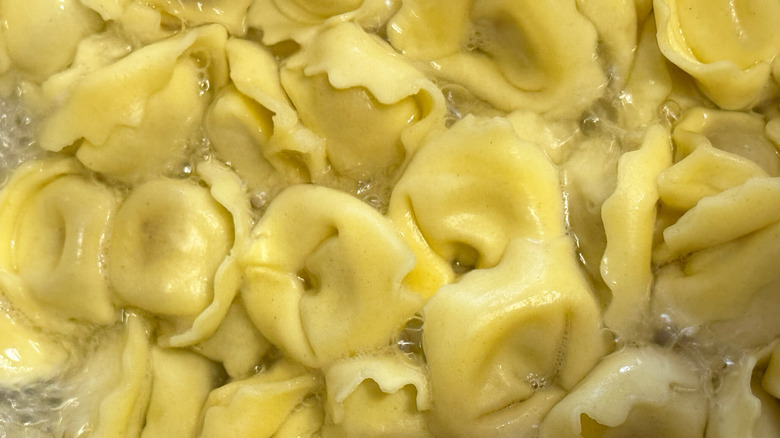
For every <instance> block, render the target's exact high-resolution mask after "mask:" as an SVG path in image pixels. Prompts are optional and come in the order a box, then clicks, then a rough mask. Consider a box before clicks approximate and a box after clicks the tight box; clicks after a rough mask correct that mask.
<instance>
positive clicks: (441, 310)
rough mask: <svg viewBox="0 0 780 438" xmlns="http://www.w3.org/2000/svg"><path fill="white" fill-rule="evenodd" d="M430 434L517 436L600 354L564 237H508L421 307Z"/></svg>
mask: <svg viewBox="0 0 780 438" xmlns="http://www.w3.org/2000/svg"><path fill="white" fill-rule="evenodd" d="M423 317H424V320H425V325H424V326H423V330H424V339H423V341H424V342H423V346H424V348H425V356H426V358H427V361H428V371H429V373H430V379H431V389H432V394H433V400H434V402H433V405H432V408H431V414H432V419H433V422H434V423H433V424H434V425H435V427H436V430H435V432H436V433H439V434H440V435H446V436H464V437H472V436H488V435H489V436H524V435H529V434H530V433H531V431H532V430H533V429H534V428H536V427H537V425H538V423H540V422H541V421H542V418H543V417H544V416H545V414H546V413H547V412H548V411H549V409H550V408H551V407H552V406H553V405H554V404H555V403H556V402H558V401H559V400H560V399H561V398H562V397H563V396H564V395H565V394H566V392H567V391H570V390H571V389H572V388H573V387H574V385H576V384H577V383H578V382H579V381H580V379H582V378H583V377H584V376H585V375H586V374H587V373H588V372H589V371H590V370H591V368H592V367H593V366H594V365H595V364H596V362H598V360H599V359H600V358H601V357H602V356H603V355H604V354H605V353H606V350H607V348H608V342H607V339H606V336H605V334H604V332H603V331H602V326H601V320H600V315H599V308H598V306H597V304H596V301H595V299H594V297H593V296H592V293H591V291H590V288H589V287H588V284H587V282H586V281H585V278H584V277H583V275H582V273H581V271H580V267H579V266H578V265H577V261H576V259H575V255H574V245H573V243H572V242H571V240H570V238H569V237H556V238H549V239H543V240H531V239H513V240H512V241H510V243H509V246H508V248H507V251H506V254H505V256H504V258H503V260H502V261H501V263H499V264H498V266H496V267H494V268H492V269H484V270H475V271H472V272H470V273H468V274H466V275H464V276H463V277H462V278H461V280H460V282H459V283H456V284H452V285H447V286H444V287H442V288H441V289H440V290H439V291H438V292H437V293H436V294H435V295H434V296H433V297H432V298H431V299H430V300H429V301H428V303H427V304H426V306H425V308H424V309H423Z"/></svg>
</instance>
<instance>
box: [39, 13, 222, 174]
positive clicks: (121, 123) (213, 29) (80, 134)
mask: <svg viewBox="0 0 780 438" xmlns="http://www.w3.org/2000/svg"><path fill="white" fill-rule="evenodd" d="M225 39H226V35H225V31H224V29H223V28H222V27H221V26H217V25H213V26H205V27H201V28H197V29H193V30H191V31H188V32H185V33H181V34H179V35H176V36H174V37H171V38H170V39H167V40H164V41H161V42H159V43H155V44H151V45H148V46H145V47H143V48H141V49H139V50H137V51H135V52H133V53H131V54H130V55H128V56H126V57H124V58H122V59H120V60H119V61H117V62H115V63H113V64H110V65H108V66H106V67H104V68H100V69H98V70H95V71H94V72H92V73H91V74H89V75H87V76H86V77H84V78H81V79H80V80H79V82H78V83H76V84H75V85H74V86H73V90H72V92H71V93H70V94H69V95H68V96H67V98H66V99H65V101H64V103H63V104H62V106H61V107H59V108H58V109H56V110H55V111H54V112H53V114H52V115H51V116H50V117H48V118H46V120H44V122H43V123H42V126H41V128H40V133H39V142H40V146H41V147H42V148H43V149H46V150H50V151H59V150H62V149H63V148H65V147H67V146H69V145H71V144H72V143H73V142H75V141H77V140H79V139H83V141H82V142H81V144H80V147H79V149H78V152H77V156H78V158H79V160H81V161H82V162H83V163H84V164H85V165H86V166H87V167H89V168H90V169H92V170H95V171H99V172H104V173H107V174H108V175H110V176H112V177H114V178H117V179H120V180H123V181H128V182H136V181H138V180H143V179H147V178H150V177H154V176H155V175H159V174H163V173H166V172H171V170H172V168H173V167H175V166H177V165H180V164H181V163H182V162H183V161H184V159H185V158H184V155H185V152H186V148H187V143H188V140H189V139H191V138H192V137H193V136H194V135H195V129H196V128H197V126H198V125H199V123H200V118H201V117H202V113H203V111H204V110H205V106H206V97H205V96H207V95H208V94H207V93H205V92H204V91H205V90H204V89H203V87H202V85H201V82H203V84H206V83H208V84H209V87H215V88H216V87H219V86H221V85H222V84H224V83H225V80H226V79H227V77H226V74H227V72H226V60H225V58H224V44H225ZM171 106H173V108H175V109H174V110H173V111H171V108H170V107H171Z"/></svg>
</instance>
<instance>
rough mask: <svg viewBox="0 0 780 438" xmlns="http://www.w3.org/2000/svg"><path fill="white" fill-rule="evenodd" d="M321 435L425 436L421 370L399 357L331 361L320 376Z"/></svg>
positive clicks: (426, 402) (426, 403) (427, 400)
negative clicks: (323, 402)
mask: <svg viewBox="0 0 780 438" xmlns="http://www.w3.org/2000/svg"><path fill="white" fill-rule="evenodd" d="M325 383H326V385H327V393H328V400H327V405H326V411H327V414H328V416H327V417H326V424H325V426H324V427H323V429H322V434H323V436H324V437H329V436H364V437H368V436H387V437H390V436H414V437H424V436H430V432H429V431H428V426H427V422H426V419H425V416H424V414H423V413H424V412H425V411H427V410H428V409H429V408H430V404H431V395H430V385H429V383H428V376H427V374H426V372H425V369H424V367H422V366H421V364H419V363H415V362H413V361H412V360H411V359H409V358H408V357H405V356H404V355H402V354H400V353H395V354H392V353H391V354H379V355H376V356H365V357H356V358H350V359H344V360H341V361H337V362H335V363H334V364H332V365H330V366H329V367H328V369H327V371H326V373H325Z"/></svg>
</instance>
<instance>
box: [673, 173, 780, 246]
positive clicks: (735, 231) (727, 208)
mask: <svg viewBox="0 0 780 438" xmlns="http://www.w3.org/2000/svg"><path fill="white" fill-rule="evenodd" d="M778 221H780V178H751V179H749V180H747V181H746V182H745V183H744V184H742V185H740V186H737V187H734V188H732V189H729V190H725V191H723V192H721V193H719V194H717V195H714V196H708V197H706V198H702V200H700V201H699V202H698V203H697V204H696V206H694V207H692V208H691V209H690V210H688V211H687V212H685V214H683V215H682V216H681V217H680V219H678V220H677V222H675V223H674V225H671V226H669V227H667V228H666V229H664V231H663V236H664V242H665V243H666V244H667V245H668V246H669V248H670V249H671V250H672V251H674V252H675V253H677V254H687V253H690V252H693V251H698V250H701V249H705V248H709V247H711V246H715V245H718V244H721V243H725V242H728V241H730V240H733V239H736V238H738V237H741V236H744V235H746V234H749V233H751V232H753V231H756V230H759V229H761V228H764V227H766V226H769V225H771V224H773V223H777V222H778Z"/></svg>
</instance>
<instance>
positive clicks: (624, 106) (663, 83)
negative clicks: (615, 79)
mask: <svg viewBox="0 0 780 438" xmlns="http://www.w3.org/2000/svg"><path fill="white" fill-rule="evenodd" d="M656 32H657V31H656V26H655V19H654V17H653V16H650V17H649V18H647V20H646V21H645V22H644V25H643V26H642V28H641V32H640V36H639V41H638V44H637V47H636V56H635V58H634V63H633V65H632V66H631V69H630V70H629V74H628V78H627V80H626V84H625V87H624V89H623V93H622V94H619V95H618V98H619V99H620V103H621V105H620V106H619V107H618V108H619V117H620V119H619V120H620V121H621V125H623V126H626V127H628V128H629V129H643V128H644V127H646V126H650V125H652V124H653V123H655V122H656V121H658V119H659V118H660V116H661V114H659V112H660V109H661V108H662V104H663V103H664V101H665V100H666V98H667V96H669V94H670V93H671V91H672V78H671V74H670V73H669V69H668V67H667V64H666V62H665V59H664V56H663V54H662V53H661V51H660V50H659V49H658V43H656V39H655V34H656Z"/></svg>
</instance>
